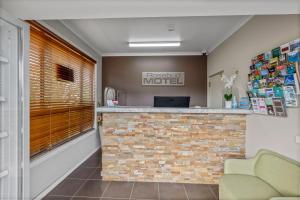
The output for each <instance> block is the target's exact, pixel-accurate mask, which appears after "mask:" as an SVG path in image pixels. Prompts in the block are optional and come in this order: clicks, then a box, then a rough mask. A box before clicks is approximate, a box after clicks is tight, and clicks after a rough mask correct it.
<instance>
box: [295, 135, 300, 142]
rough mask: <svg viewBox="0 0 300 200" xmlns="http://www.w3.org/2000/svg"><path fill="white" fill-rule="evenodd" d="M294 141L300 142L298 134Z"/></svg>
mask: <svg viewBox="0 0 300 200" xmlns="http://www.w3.org/2000/svg"><path fill="white" fill-rule="evenodd" d="M296 143H298V144H300V136H296Z"/></svg>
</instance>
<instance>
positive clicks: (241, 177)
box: [219, 150, 300, 200]
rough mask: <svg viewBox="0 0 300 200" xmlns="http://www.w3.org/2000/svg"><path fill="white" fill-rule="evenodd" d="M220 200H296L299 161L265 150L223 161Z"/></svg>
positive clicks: (299, 193)
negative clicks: (243, 157)
mask: <svg viewBox="0 0 300 200" xmlns="http://www.w3.org/2000/svg"><path fill="white" fill-rule="evenodd" d="M219 198H220V200H300V162H297V161H295V160H292V159H289V158H287V157H285V156H283V155H280V154H278V153H275V152H272V151H269V150H260V151H259V152H258V153H257V154H256V156H255V157H254V158H252V159H247V160H242V159H229V160H226V161H225V167H224V175H223V176H222V177H221V179H220V183H219Z"/></svg>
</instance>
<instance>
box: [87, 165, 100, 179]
mask: <svg viewBox="0 0 300 200" xmlns="http://www.w3.org/2000/svg"><path fill="white" fill-rule="evenodd" d="M88 179H95V180H100V179H102V176H101V169H99V168H96V169H95V170H94V172H92V173H91V174H90V176H89V177H88Z"/></svg>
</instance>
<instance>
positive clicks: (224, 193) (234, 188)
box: [219, 174, 281, 200]
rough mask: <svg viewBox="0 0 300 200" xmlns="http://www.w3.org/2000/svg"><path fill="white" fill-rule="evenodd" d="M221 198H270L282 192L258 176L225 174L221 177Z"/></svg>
mask: <svg viewBox="0 0 300 200" xmlns="http://www.w3.org/2000/svg"><path fill="white" fill-rule="evenodd" d="M219 193H220V195H219V196H220V200H254V199H255V200H268V199H270V198H272V197H280V196H281V194H280V193H279V192H278V191H277V190H275V189H274V188H273V187H272V186H270V185H269V184H267V183H266V182H264V181H263V180H261V179H260V178H258V177H255V176H250V175H241V174H225V175H224V176H223V177H222V178H221V179H220V188H219Z"/></svg>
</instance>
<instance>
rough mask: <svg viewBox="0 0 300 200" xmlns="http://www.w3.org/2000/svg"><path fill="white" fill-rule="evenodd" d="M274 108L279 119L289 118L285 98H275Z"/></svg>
mask: <svg viewBox="0 0 300 200" xmlns="http://www.w3.org/2000/svg"><path fill="white" fill-rule="evenodd" d="M273 107H274V110H275V115H276V116H278V117H286V116H287V114H286V108H285V106H284V99H283V98H273Z"/></svg>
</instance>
